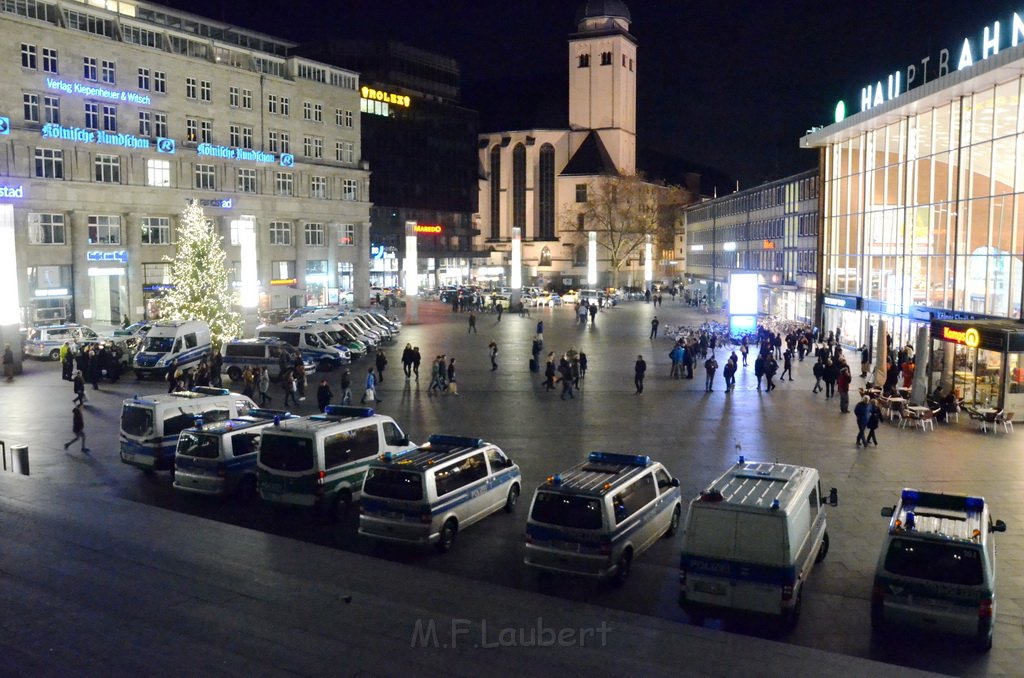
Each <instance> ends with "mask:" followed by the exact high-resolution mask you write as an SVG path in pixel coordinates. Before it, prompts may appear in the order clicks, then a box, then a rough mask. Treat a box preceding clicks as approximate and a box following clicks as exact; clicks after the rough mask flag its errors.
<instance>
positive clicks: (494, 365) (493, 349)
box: [487, 341, 498, 372]
mask: <svg viewBox="0 0 1024 678" xmlns="http://www.w3.org/2000/svg"><path fill="white" fill-rule="evenodd" d="M487 349H488V351H489V352H490V355H491V372H493V371H495V370H496V369H498V344H497V343H496V342H493V341H492V342H491V343H490V345H489V346H488V347H487Z"/></svg>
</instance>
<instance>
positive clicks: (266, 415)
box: [174, 409, 298, 500]
mask: <svg viewBox="0 0 1024 678" xmlns="http://www.w3.org/2000/svg"><path fill="white" fill-rule="evenodd" d="M297 418H298V417H297V416H295V415H293V414H291V413H289V412H285V411H282V410H265V409H251V410H249V413H248V414H246V415H244V416H241V417H234V418H232V419H227V420H225V421H218V422H214V423H199V422H198V420H197V425H196V426H195V427H194V428H189V429H185V430H184V431H182V432H181V435H180V436H179V437H178V447H177V449H176V450H175V453H174V489H176V490H182V491H183V492H194V493H196V494H208V495H221V496H226V495H234V496H237V497H238V498H240V499H243V500H249V499H255V498H256V453H257V452H258V451H259V444H260V432H261V431H262V430H263V429H264V428H266V427H267V426H271V425H272V424H273V423H274V422H275V421H282V420H285V419H297Z"/></svg>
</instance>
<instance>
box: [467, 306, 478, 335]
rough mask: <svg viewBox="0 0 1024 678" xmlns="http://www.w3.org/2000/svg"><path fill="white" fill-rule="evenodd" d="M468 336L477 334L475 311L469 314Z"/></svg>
mask: <svg viewBox="0 0 1024 678" xmlns="http://www.w3.org/2000/svg"><path fill="white" fill-rule="evenodd" d="M466 334H476V313H473V311H470V312H469V329H468V330H466Z"/></svg>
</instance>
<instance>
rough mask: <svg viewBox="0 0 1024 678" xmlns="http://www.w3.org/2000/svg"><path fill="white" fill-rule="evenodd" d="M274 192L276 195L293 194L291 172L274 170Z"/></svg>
mask: <svg viewBox="0 0 1024 678" xmlns="http://www.w3.org/2000/svg"><path fill="white" fill-rule="evenodd" d="M274 193H275V194H276V195H295V191H294V184H293V177H292V173H291V172H274Z"/></svg>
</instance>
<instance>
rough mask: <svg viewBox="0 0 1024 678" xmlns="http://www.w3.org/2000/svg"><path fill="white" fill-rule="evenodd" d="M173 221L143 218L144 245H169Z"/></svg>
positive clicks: (160, 218)
mask: <svg viewBox="0 0 1024 678" xmlns="http://www.w3.org/2000/svg"><path fill="white" fill-rule="evenodd" d="M170 243H171V220H170V219H168V218H167V217H142V244H143V245H169V244H170Z"/></svg>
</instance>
